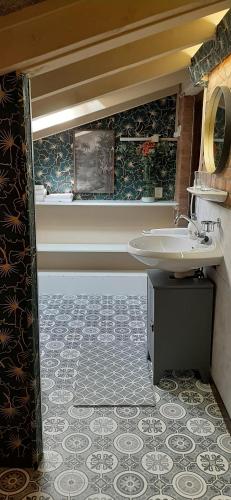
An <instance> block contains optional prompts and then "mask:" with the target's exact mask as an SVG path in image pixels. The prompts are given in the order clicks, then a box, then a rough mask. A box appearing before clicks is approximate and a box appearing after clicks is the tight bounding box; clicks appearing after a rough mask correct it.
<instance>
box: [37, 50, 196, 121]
mask: <svg viewBox="0 0 231 500" xmlns="http://www.w3.org/2000/svg"><path fill="white" fill-rule="evenodd" d="M189 64H190V56H189V55H188V54H186V53H184V52H183V51H182V52H179V53H176V54H175V55H174V57H172V56H171V55H169V56H165V57H162V58H159V59H158V60H155V61H150V62H147V63H143V64H140V65H139V66H135V67H133V68H130V69H125V70H124V71H120V72H119V73H116V74H112V75H106V76H103V77H102V78H98V79H96V80H93V81H92V82H89V83H83V84H82V85H79V86H78V87H74V88H71V89H68V90H66V91H63V92H62V93H59V94H54V95H51V96H48V97H45V98H43V99H39V100H33V99H32V112H33V117H38V116H42V115H46V114H49V113H54V112H55V111H58V110H61V109H64V108H67V107H70V106H75V105H77V104H80V103H82V102H84V101H89V100H92V99H97V98H98V96H100V95H104V94H107V93H108V92H113V91H116V90H118V89H121V88H126V87H130V86H132V85H137V84H138V83H141V82H145V81H147V80H152V79H154V78H160V77H161V76H164V75H170V74H171V73H175V72H177V71H180V70H182V69H184V68H186V67H187V66H188V65H189ZM32 85H33V82H32Z"/></svg>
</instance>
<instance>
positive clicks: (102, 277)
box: [38, 271, 147, 296]
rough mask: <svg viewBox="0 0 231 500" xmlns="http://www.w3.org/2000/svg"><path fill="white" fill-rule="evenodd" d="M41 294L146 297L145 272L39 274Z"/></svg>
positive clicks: (49, 272) (47, 272)
mask: <svg viewBox="0 0 231 500" xmlns="http://www.w3.org/2000/svg"><path fill="white" fill-rule="evenodd" d="M38 287H39V294H41V295H43V294H48V295H52V294H64V295H81V294H86V295H145V296H146V293H147V276H146V273H145V272H139V273H138V272H130V273H129V272H76V273H75V272H64V271H63V272H61V271H60V272H58V271H53V272H52V271H39V272H38Z"/></svg>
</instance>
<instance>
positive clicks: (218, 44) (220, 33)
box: [189, 10, 231, 86]
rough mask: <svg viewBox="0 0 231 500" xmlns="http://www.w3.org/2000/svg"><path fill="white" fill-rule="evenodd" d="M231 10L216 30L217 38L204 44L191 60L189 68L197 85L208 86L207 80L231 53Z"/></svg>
mask: <svg viewBox="0 0 231 500" xmlns="http://www.w3.org/2000/svg"><path fill="white" fill-rule="evenodd" d="M230 32H231V10H229V11H228V12H227V14H226V15H225V16H224V17H223V19H222V20H221V21H220V23H219V24H218V25H217V28H216V36H215V37H214V38H213V39H212V40H208V41H207V42H205V43H203V45H202V46H201V47H200V48H199V50H198V51H197V52H196V54H195V55H194V56H193V58H192V60H191V66H190V68H189V71H190V74H191V78H192V81H193V83H194V84H195V85H203V86H205V85H207V78H205V77H206V76H207V75H208V74H209V73H210V71H212V70H213V69H214V68H215V67H216V66H217V65H218V64H220V63H221V62H222V61H223V60H224V59H225V57H227V56H228V55H229V54H230V53H231V36H230Z"/></svg>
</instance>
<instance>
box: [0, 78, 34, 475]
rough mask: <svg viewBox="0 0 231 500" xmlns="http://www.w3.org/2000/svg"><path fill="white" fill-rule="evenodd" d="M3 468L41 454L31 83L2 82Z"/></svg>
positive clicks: (0, 341)
mask: <svg viewBox="0 0 231 500" xmlns="http://www.w3.org/2000/svg"><path fill="white" fill-rule="evenodd" d="M0 86H1V89H2V98H1V101H0V214H1V215H0V466H3V467H6V466H10V467H18V466H19V467H31V466H32V465H34V464H35V463H36V462H37V461H38V458H39V456H40V454H41V448H42V444H41V439H42V431H41V418H40V415H41V409H40V378H39V340H38V339H39V333H38V304H37V270H36V246H35V223H34V198H33V178H32V147H31V145H32V143H31V131H30V108H29V103H30V99H29V92H28V80H27V79H26V77H23V76H18V75H16V73H10V74H7V75H4V76H1V77H0Z"/></svg>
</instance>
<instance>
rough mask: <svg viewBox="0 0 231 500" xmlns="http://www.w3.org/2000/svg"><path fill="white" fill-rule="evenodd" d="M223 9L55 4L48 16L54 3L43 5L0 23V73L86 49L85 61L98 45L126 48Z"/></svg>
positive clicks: (165, 1)
mask: <svg viewBox="0 0 231 500" xmlns="http://www.w3.org/2000/svg"><path fill="white" fill-rule="evenodd" d="M229 4H230V0H222V1H221V0H219V1H218V0H162V1H161V2H155V1H153V0H145V2H143V1H140V0H117V1H116V2H113V1H108V0H91V2H89V0H81V1H80V0H75V1H74V0H72V1H71V0H67V1H66V2H64V3H63V2H62V1H61V2H58V8H57V9H55V10H54V2H51V1H49V0H48V1H46V2H42V3H41V4H38V5H35V6H33V7H30V8H28V9H30V10H27V9H23V10H22V11H19V12H16V13H13V14H9V15H8V16H5V19H4V20H3V21H2V20H0V46H1V47H4V50H2V53H1V59H0V73H6V72H9V71H11V70H16V69H17V70H20V71H23V72H24V71H26V70H27V69H28V68H30V69H32V68H33V67H35V66H36V65H43V66H44V65H46V69H45V70H47V67H48V68H49V69H51V68H52V64H53V62H54V61H55V59H59V58H60V57H61V56H63V55H67V54H68V53H70V52H73V51H74V52H76V51H77V50H81V49H83V48H85V49H86V48H89V56H90V55H91V48H93V50H94V47H95V46H96V45H97V44H99V43H102V42H105V41H106V42H107V44H108V43H109V45H110V44H111V48H113V47H115V46H116V44H118V43H119V44H121V37H122V39H123V41H122V43H123V44H124V43H129V42H131V41H134V40H137V39H139V38H140V37H144V36H149V35H150V34H151V33H157V32H160V31H162V30H163V29H165V30H166V29H168V28H170V27H174V26H175V27H176V26H178V25H179V24H180V23H182V22H187V21H190V20H193V19H198V18H199V17H203V16H206V15H208V14H211V13H213V12H217V11H218V10H222V9H223V8H226V7H227V5H229ZM40 5H41V6H42V7H41V8H43V10H42V12H41V11H39V10H38V9H39V6H40ZM46 6H47V10H46ZM51 6H52V9H51ZM25 11H26V13H27V15H26V14H25ZM29 13H30V15H29ZM64 27H65V29H64ZM150 30H151V32H150ZM101 49H102V47H101ZM56 62H57V61H56ZM59 62H60V61H59Z"/></svg>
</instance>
